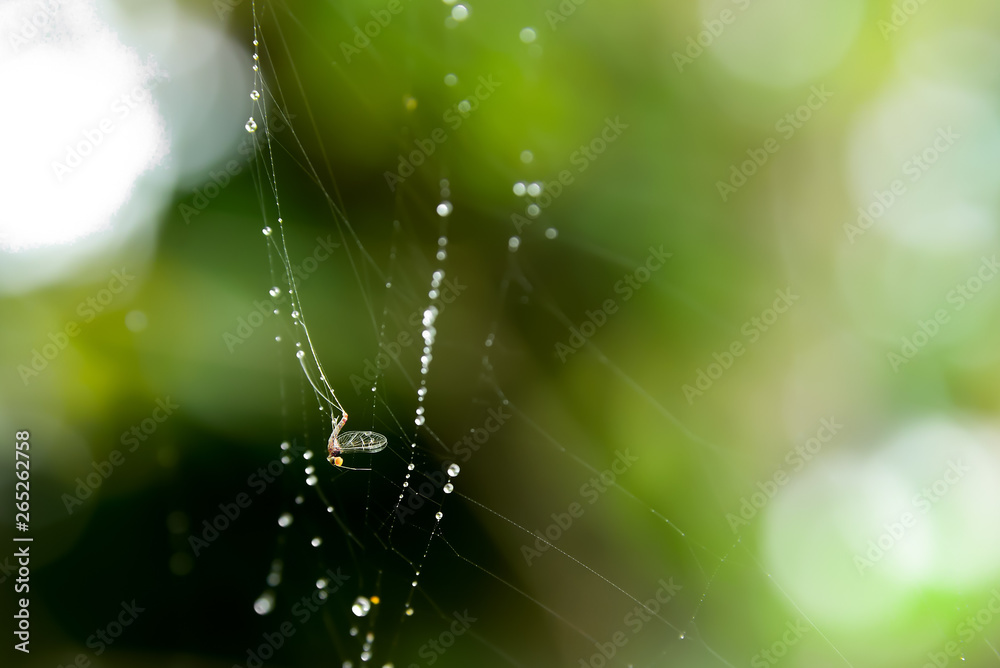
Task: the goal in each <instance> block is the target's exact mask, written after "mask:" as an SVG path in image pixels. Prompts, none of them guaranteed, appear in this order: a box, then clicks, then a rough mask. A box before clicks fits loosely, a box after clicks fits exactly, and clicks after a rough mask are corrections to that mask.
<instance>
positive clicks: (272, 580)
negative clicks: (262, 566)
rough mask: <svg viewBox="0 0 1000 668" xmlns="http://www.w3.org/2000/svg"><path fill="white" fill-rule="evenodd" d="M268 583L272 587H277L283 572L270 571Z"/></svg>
mask: <svg viewBox="0 0 1000 668" xmlns="http://www.w3.org/2000/svg"><path fill="white" fill-rule="evenodd" d="M267 584H269V585H270V586H272V587H277V586H278V585H280V584H281V573H268V574H267Z"/></svg>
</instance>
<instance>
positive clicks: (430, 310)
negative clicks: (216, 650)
mask: <svg viewBox="0 0 1000 668" xmlns="http://www.w3.org/2000/svg"><path fill="white" fill-rule="evenodd" d="M440 186H441V203H440V204H438V205H437V208H436V211H437V214H438V216H439V217H440V218H441V230H440V235H439V236H438V250H437V253H436V254H435V257H436V258H437V260H438V262H444V260H445V259H447V257H448V227H447V221H448V216H450V215H451V212H452V208H453V207H452V205H451V202H450V201H448V197H450V196H451V187H450V183H449V182H448V179H441V183H440ZM444 276H445V273H444V269H443V268H442V267H441V266H440V265H439V268H438V269H435V270H434V273H433V274H431V288H430V290H429V291H428V292H427V299H428V301H429V304H428V306H427V308H426V309H425V310H424V314H423V320H422V325H423V329H422V330H421V332H420V336H421V338H422V339H423V341H424V348H423V351H422V354H421V355H420V387H419V388H417V408H416V415H415V416H414V418H413V423H414V425H416V427H418V428H419V427H420V426H422V425H423V424H424V423H425V422H426V421H427V418H426V416H425V414H424V413H425V406H424V400H425V399H426V397H427V375H428V373H429V372H430V366H431V361H432V360H433V359H434V339H435V338H436V336H437V328H436V327H434V322H435V321H436V320H437V317H438V314H439V313H440V309H439V308H438V304H440V303H441V282H442V281H443V280H444ZM416 447H417V444H416V438H414V440H413V442H412V443H411V444H410V463H409V464H408V465H407V467H406V468H407V472H406V479H405V480H404V481H403V487H404V491H403V493H401V494H400V495H399V500H398V503H402V502H403V496H404V494H405V492H406V490H405V488H407V487H409V485H410V477H411V475H412V473H413V469H414V468H415V465H414V463H413V453H414V451H415V449H416ZM449 473H450V470H449ZM454 475H458V471H457V467H456V471H455V473H454ZM452 489H454V487H453V488H452ZM449 491H450V490H449ZM443 517H444V513H442V512H441V511H440V510H439V511H438V512H437V513H435V515H434V527H433V528H432V529H431V531H430V535H429V536H428V537H427V545H426V546H425V547H424V552H423V554H422V555H421V556H420V560H419V561H418V562H417V565H416V567H415V568H414V572H413V582H411V583H410V592H409V594H408V595H407V597H406V604H405V606H404V608H403V614H405V615H406V616H408V617H409V616H412V615H413V593H414V592H415V591H416V590H417V586H418V585H419V578H420V571H421V570H422V569H423V565H424V560H426V559H427V553H428V552H429V551H430V548H431V541H433V540H434V534H435V533H436V532H437V529H438V526H439V525H440V523H441V518H443ZM390 535H391V532H390Z"/></svg>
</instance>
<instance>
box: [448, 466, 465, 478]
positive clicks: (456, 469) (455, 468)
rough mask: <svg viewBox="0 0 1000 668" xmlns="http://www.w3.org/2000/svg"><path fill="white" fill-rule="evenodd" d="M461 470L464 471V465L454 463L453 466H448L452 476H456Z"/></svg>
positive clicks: (449, 473)
mask: <svg viewBox="0 0 1000 668" xmlns="http://www.w3.org/2000/svg"><path fill="white" fill-rule="evenodd" d="M461 472H462V467H461V466H459V465H458V464H452V465H451V466H449V467H448V475H450V476H451V477H452V478H454V477H455V476H457V475H458V474H459V473H461Z"/></svg>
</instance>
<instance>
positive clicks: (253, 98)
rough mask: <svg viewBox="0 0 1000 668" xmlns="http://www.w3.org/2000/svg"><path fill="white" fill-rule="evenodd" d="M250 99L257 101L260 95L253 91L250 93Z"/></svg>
mask: <svg viewBox="0 0 1000 668" xmlns="http://www.w3.org/2000/svg"><path fill="white" fill-rule="evenodd" d="M250 99H251V100H259V99H260V93H258V92H257V91H255V90H252V91H250Z"/></svg>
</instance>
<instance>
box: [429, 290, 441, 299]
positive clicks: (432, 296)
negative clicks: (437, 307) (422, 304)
mask: <svg viewBox="0 0 1000 668" xmlns="http://www.w3.org/2000/svg"><path fill="white" fill-rule="evenodd" d="M438 294H439V293H438V291H437V290H430V291H429V292H428V293H427V298H428V299H437V298H438Z"/></svg>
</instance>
